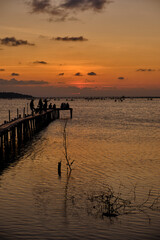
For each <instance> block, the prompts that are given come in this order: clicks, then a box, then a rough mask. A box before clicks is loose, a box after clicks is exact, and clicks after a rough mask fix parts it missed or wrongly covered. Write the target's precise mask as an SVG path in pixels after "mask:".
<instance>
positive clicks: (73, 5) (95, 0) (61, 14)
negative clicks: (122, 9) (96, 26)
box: [28, 0, 112, 21]
mask: <svg viewBox="0 0 160 240" xmlns="http://www.w3.org/2000/svg"><path fill="white" fill-rule="evenodd" d="M111 2H112V1H110V0H63V1H62V0H59V1H56V0H28V4H29V5H30V7H31V11H32V13H45V14H48V15H49V16H50V17H51V18H52V20H53V19H54V20H59V21H65V20H71V19H72V20H73V17H74V16H75V13H78V12H84V11H88V10H90V11H92V12H101V11H102V10H103V9H104V8H105V6H106V5H107V4H109V3H111Z"/></svg>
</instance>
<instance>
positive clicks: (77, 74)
mask: <svg viewBox="0 0 160 240" xmlns="http://www.w3.org/2000/svg"><path fill="white" fill-rule="evenodd" d="M75 76H77V77H80V76H83V75H82V74H81V73H80V72H77V73H75Z"/></svg>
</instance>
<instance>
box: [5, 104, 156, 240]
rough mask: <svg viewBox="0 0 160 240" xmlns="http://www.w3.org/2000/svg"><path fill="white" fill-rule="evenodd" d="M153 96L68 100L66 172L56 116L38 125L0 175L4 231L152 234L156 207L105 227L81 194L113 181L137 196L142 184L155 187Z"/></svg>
mask: <svg viewBox="0 0 160 240" xmlns="http://www.w3.org/2000/svg"><path fill="white" fill-rule="evenodd" d="M159 103H160V102H159V100H154V101H152V102H147V101H145V100H138V101H137V100H134V101H131V100H125V102H123V103H119V102H118V103H115V102H114V101H111V100H108V101H107V100H106V101H92V102H86V101H85V100H77V101H75V102H72V105H73V106H72V107H73V109H74V111H73V119H72V120H69V121H68V125H67V134H68V135H67V140H68V153H69V155H70V158H71V160H75V162H74V164H73V171H72V172H71V175H70V176H68V175H67V168H66V161H65V157H64V152H63V127H64V121H65V120H64V119H61V120H57V121H55V122H52V123H51V124H50V125H49V126H48V127H47V128H46V129H44V130H43V131H41V132H40V133H38V134H37V135H36V136H35V138H34V139H33V140H32V141H31V143H30V144H28V146H27V148H25V149H24V150H23V151H24V152H23V154H21V155H20V157H19V159H18V161H17V162H15V163H13V164H12V165H11V166H10V167H9V168H8V169H6V170H5V171H4V172H3V173H2V175H1V178H0V223H1V232H2V233H3V234H4V235H5V236H6V239H34V238H35V239H36V238H37V239H82V238H84V239H106V236H109V237H108V238H107V239H127V236H128V234H129V235H130V236H131V238H132V239H147V238H148V239H152V238H151V237H152V236H154V238H153V239H158V237H159V224H160V216H159V213H157V212H153V211H149V215H150V217H151V223H152V224H151V225H148V217H147V216H146V215H145V214H143V213H138V214H135V215H134V216H129V217H128V218H127V217H126V216H121V217H120V218H118V219H117V220H113V222H112V225H111V227H109V228H108V226H109V225H110V224H111V222H110V221H109V220H108V219H105V220H102V219H99V218H94V217H93V216H91V215H88V214H87V213H88V212H89V211H88V209H87V206H88V205H87V198H88V195H90V194H96V193H98V192H100V191H105V189H106V187H107V186H108V185H109V186H112V187H113V189H114V190H115V191H117V190H118V189H119V186H120V184H122V185H124V186H125V187H124V188H122V194H124V195H125V194H127V193H128V191H129V190H130V189H131V188H132V187H133V186H135V185H136V197H137V200H138V201H139V202H141V201H143V200H144V199H145V198H146V196H147V194H148V190H149V189H153V197H155V196H156V194H158V192H159V191H160V189H159V184H160V177H159V176H160V162H159V158H160V149H159V144H160V128H159V126H160V125H159V124H160V121H159V116H158V115H157V111H158V106H159ZM9 104H10V102H9ZM12 104H13V103H12ZM16 104H18V103H17V102H16ZM25 104H26V103H25ZM57 104H58V103H57ZM13 106H15V102H14V104H13ZM1 107H2V106H1ZM65 117H67V115H62V118H65ZM59 161H62V175H61V178H59V176H58V173H57V164H58V162H59ZM126 197H127V196H126ZM147 214H148V213H147ZM108 224H109V225H108ZM146 226H147V229H146ZM135 229H136V231H135ZM0 236H1V235H0Z"/></svg>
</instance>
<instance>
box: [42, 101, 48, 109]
mask: <svg viewBox="0 0 160 240" xmlns="http://www.w3.org/2000/svg"><path fill="white" fill-rule="evenodd" d="M47 103H48V101H47V99H46V98H45V99H44V105H43V108H44V111H47Z"/></svg>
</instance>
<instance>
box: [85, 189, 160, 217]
mask: <svg viewBox="0 0 160 240" xmlns="http://www.w3.org/2000/svg"><path fill="white" fill-rule="evenodd" d="M135 188H136V187H135ZM135 188H134V189H133V192H132V193H131V196H130V198H128V199H125V198H123V197H122V196H121V192H118V193H115V192H114V190H113V189H112V187H110V186H108V187H107V189H106V192H102V193H101V194H97V195H91V196H90V197H89V198H88V200H89V202H90V204H91V206H90V208H89V209H90V210H91V211H90V213H91V214H93V215H96V216H98V215H100V216H102V217H103V216H105V217H109V218H111V217H117V216H119V215H124V214H135V213H137V212H143V213H145V211H146V210H147V209H151V210H159V209H160V201H159V200H160V195H159V194H158V196H157V197H156V198H154V199H153V198H152V199H151V196H152V195H151V190H149V192H148V195H147V197H146V199H145V200H144V201H143V202H142V203H141V204H138V203H136V193H135ZM132 195H133V196H132Z"/></svg>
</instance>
